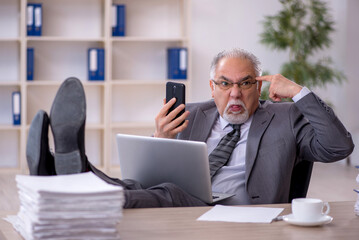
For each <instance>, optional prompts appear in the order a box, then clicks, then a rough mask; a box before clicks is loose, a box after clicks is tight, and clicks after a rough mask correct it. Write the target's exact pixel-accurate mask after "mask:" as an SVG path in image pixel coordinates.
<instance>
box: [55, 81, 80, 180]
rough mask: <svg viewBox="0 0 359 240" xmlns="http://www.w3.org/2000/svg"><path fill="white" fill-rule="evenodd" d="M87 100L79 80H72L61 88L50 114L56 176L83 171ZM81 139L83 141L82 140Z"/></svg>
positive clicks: (65, 82)
mask: <svg viewBox="0 0 359 240" xmlns="http://www.w3.org/2000/svg"><path fill="white" fill-rule="evenodd" d="M85 120H86V98H85V92H84V89H83V87H82V84H81V82H80V80H78V79H76V78H69V79H66V80H65V81H64V83H63V84H62V85H61V86H60V88H59V90H58V92H57V94H56V97H55V99H54V102H53V105H52V107H51V113H50V124H51V130H52V133H53V137H54V142H55V154H54V157H55V169H56V173H57V174H60V175H62V174H73V173H80V172H83V171H84V166H83V165H84V162H83V161H82V159H83V157H84V156H81V150H80V142H81V141H82V142H83V143H84V139H82V138H81V136H79V133H80V132H81V131H82V132H83V131H84V129H83V128H84V126H85ZM79 138H81V139H79Z"/></svg>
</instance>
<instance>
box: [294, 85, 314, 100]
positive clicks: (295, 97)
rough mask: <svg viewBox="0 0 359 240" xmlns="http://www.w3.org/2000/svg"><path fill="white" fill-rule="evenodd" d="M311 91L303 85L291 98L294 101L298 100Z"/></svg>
mask: <svg viewBox="0 0 359 240" xmlns="http://www.w3.org/2000/svg"><path fill="white" fill-rule="evenodd" d="M310 92H311V91H310V90H309V89H308V88H307V87H303V88H302V90H300V92H299V93H298V94H296V95H295V96H294V97H293V98H292V100H293V101H294V102H298V101H299V100H300V99H302V98H303V97H305V96H306V95H307V94H309V93H310Z"/></svg>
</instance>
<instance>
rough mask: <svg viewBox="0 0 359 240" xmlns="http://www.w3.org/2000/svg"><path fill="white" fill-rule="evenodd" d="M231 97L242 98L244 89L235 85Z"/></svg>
mask: <svg viewBox="0 0 359 240" xmlns="http://www.w3.org/2000/svg"><path fill="white" fill-rule="evenodd" d="M230 96H231V97H232V98H240V97H241V96H242V89H241V88H240V87H239V86H238V84H234V85H233V87H232V88H231V93H230Z"/></svg>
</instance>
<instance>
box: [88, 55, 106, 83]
mask: <svg viewBox="0 0 359 240" xmlns="http://www.w3.org/2000/svg"><path fill="white" fill-rule="evenodd" d="M87 66H88V79H89V80H90V81H103V80H105V49H103V48H89V50H88V61H87Z"/></svg>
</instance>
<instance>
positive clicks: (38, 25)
mask: <svg viewBox="0 0 359 240" xmlns="http://www.w3.org/2000/svg"><path fill="white" fill-rule="evenodd" d="M34 16H35V19H34V20H35V21H34V26H35V36H41V35H42V5H41V4H36V5H35V8H34Z"/></svg>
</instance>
